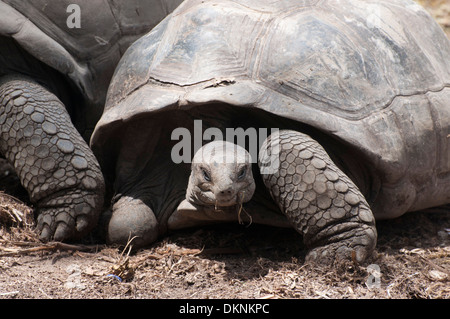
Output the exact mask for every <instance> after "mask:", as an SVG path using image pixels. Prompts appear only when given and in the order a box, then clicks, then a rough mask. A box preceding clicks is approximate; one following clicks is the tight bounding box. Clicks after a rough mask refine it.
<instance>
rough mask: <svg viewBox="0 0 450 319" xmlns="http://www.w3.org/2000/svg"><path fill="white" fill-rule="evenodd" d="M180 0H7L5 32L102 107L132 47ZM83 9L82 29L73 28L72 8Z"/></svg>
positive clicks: (1, 13) (1, 11)
mask: <svg viewBox="0 0 450 319" xmlns="http://www.w3.org/2000/svg"><path fill="white" fill-rule="evenodd" d="M179 3H181V1H180V0H178V1H176V0H166V1H156V0H155V1H145V0H131V1H129V0H127V1H114V0H98V1H81V0H62V1H50V0H3V1H0V36H7V37H12V38H14V39H15V40H16V41H17V42H18V43H19V44H20V45H21V46H22V47H23V48H24V49H25V50H27V51H28V52H29V53H30V54H31V55H33V56H34V57H36V58H37V59H38V60H40V61H42V62H44V63H45V64H47V65H49V66H51V67H52V68H54V69H56V70H58V71H59V72H61V73H62V74H64V75H67V76H69V77H70V79H71V80H72V81H73V82H74V83H75V84H76V85H77V86H78V87H79V88H80V89H81V91H82V92H83V93H84V95H85V96H86V97H87V98H88V100H89V101H91V103H92V104H96V105H98V104H100V105H102V106H103V102H104V98H105V96H106V91H107V88H108V85H109V81H110V79H111V76H112V74H113V72H114V68H115V66H116V65H117V63H118V61H119V59H120V57H121V56H122V55H123V53H124V52H125V50H126V49H127V48H128V46H129V45H130V44H131V43H132V42H133V41H134V40H136V39H137V38H138V37H140V36H141V35H143V34H145V33H146V32H148V31H149V30H151V28H152V27H154V26H155V25H156V24H157V23H158V22H160V21H161V20H162V19H163V18H164V17H165V16H167V15H168V14H169V13H170V12H171V11H173V9H174V8H175V7H176V6H177V5H178V4H179ZM71 4H77V5H79V7H80V18H81V28H69V27H68V26H67V19H68V18H69V15H70V13H71V11H69V12H68V7H69V5H71Z"/></svg>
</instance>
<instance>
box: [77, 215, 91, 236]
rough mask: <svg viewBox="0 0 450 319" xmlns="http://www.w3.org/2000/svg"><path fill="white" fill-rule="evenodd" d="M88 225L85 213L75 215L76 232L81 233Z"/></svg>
mask: <svg viewBox="0 0 450 319" xmlns="http://www.w3.org/2000/svg"><path fill="white" fill-rule="evenodd" d="M88 226H89V220H88V218H87V216H86V215H81V216H78V217H77V232H79V233H82V232H84V230H85V229H86V228H87V227H88Z"/></svg>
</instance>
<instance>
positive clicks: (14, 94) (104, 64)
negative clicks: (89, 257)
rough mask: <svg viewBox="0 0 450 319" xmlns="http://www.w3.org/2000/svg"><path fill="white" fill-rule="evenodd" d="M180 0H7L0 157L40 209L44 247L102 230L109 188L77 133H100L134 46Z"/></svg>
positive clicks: (0, 52)
mask: <svg viewBox="0 0 450 319" xmlns="http://www.w3.org/2000/svg"><path fill="white" fill-rule="evenodd" d="M180 2H181V1H180V0H165V1H144V0H131V1H128V0H126V1H112V0H102V1H81V0H75V1H74V0H64V1H49V0H33V1H31V0H29V1H22V0H20V1H19V0H3V1H0V128H1V132H0V134H1V137H0V152H1V154H2V155H4V156H5V157H6V159H7V160H8V161H9V162H11V163H12V164H13V166H14V168H15V170H16V172H17V173H18V175H19V178H20V181H21V183H22V184H23V186H24V187H25V188H26V189H27V191H28V193H29V196H30V199H31V201H32V202H33V203H34V204H35V206H36V207H37V212H38V214H39V216H38V230H39V232H40V236H41V238H42V239H43V240H49V239H55V240H64V239H69V238H76V237H80V236H82V235H83V234H85V233H87V232H88V231H89V230H90V229H91V228H92V227H93V226H95V224H96V220H97V218H98V215H99V212H100V210H101V208H102V203H103V195H104V180H103V177H102V175H101V171H100V168H99V166H98V162H97V160H96V159H95V157H94V155H93V154H92V151H91V150H90V149H89V147H88V145H87V143H86V142H85V141H84V139H83V138H82V136H81V134H80V133H79V132H81V133H83V134H84V137H85V139H88V138H89V136H90V133H89V132H91V133H92V130H93V128H94V126H95V123H96V121H97V120H98V119H99V118H100V116H101V114H102V111H103V106H104V101H105V97H106V91H107V88H108V85H109V81H110V79H111V76H112V74H113V72H114V69H115V67H116V65H117V63H118V62H119V59H120V57H121V56H122V55H123V53H124V52H125V50H126V49H127V48H128V46H129V45H130V44H131V43H132V42H133V41H134V40H136V39H137V38H138V37H140V36H142V35H144V34H145V33H147V32H148V31H150V30H151V28H152V27H154V26H155V25H156V24H157V23H158V22H160V21H161V20H162V19H163V18H164V17H165V16H166V15H167V14H169V13H170V12H171V11H172V10H173V9H174V8H175V7H176V5H178V4H179V3H180ZM71 119H72V120H73V123H74V124H75V127H76V128H77V129H78V131H77V130H76V129H75V127H74V125H73V124H72V122H71Z"/></svg>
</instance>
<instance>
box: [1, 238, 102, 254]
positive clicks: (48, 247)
mask: <svg viewBox="0 0 450 319" xmlns="http://www.w3.org/2000/svg"><path fill="white" fill-rule="evenodd" d="M0 249H2V250H3V251H6V252H3V253H0V257H4V256H14V255H26V254H29V253H34V252H38V251H53V250H76V251H90V250H97V249H98V246H97V245H95V246H86V245H71V244H66V243H60V242H52V243H47V244H45V245H41V246H37V247H32V248H23V249H14V248H0Z"/></svg>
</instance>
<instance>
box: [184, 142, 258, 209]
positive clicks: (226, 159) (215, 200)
mask: <svg viewBox="0 0 450 319" xmlns="http://www.w3.org/2000/svg"><path fill="white" fill-rule="evenodd" d="M255 187H256V186H255V181H254V179H253V174H252V159H251V156H250V154H249V153H248V152H247V151H246V150H245V149H244V148H242V147H241V146H239V145H236V144H233V143H229V142H225V141H214V142H211V143H208V144H206V145H204V146H203V147H202V148H200V149H199V150H198V151H197V153H195V155H194V158H193V159H192V166H191V175H190V177H189V184H188V189H187V193H186V198H187V200H188V201H189V202H191V203H194V204H197V205H202V206H215V207H227V206H234V205H238V204H242V203H245V202H248V201H249V200H250V199H251V198H252V196H253V193H254V192H255Z"/></svg>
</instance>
